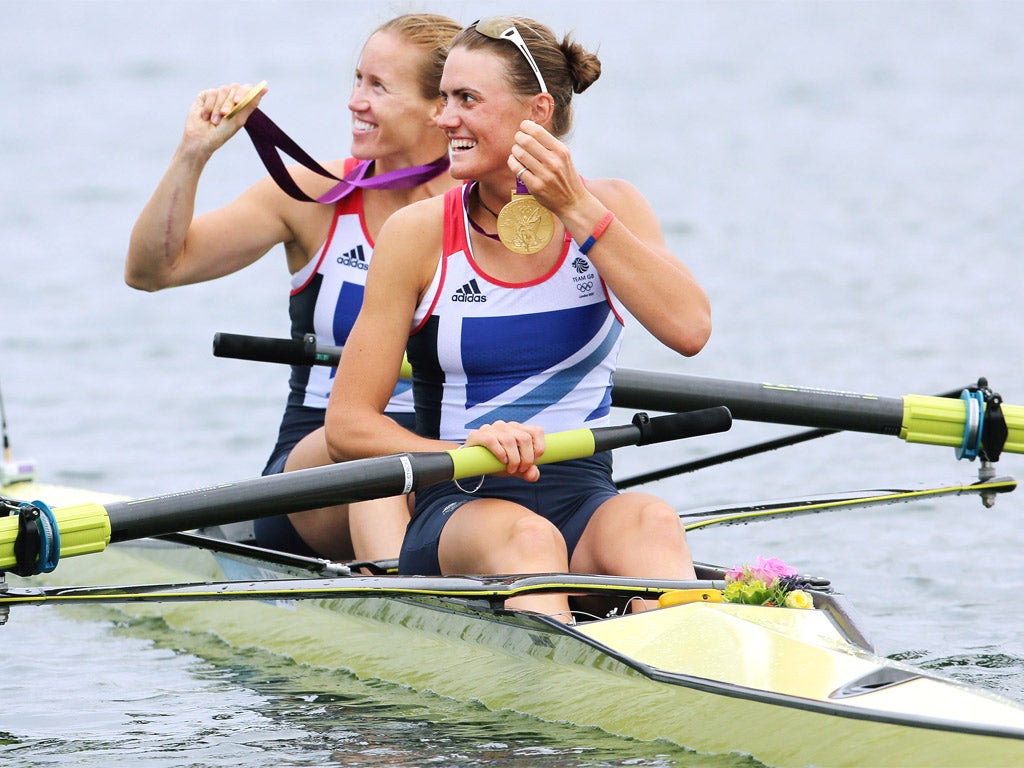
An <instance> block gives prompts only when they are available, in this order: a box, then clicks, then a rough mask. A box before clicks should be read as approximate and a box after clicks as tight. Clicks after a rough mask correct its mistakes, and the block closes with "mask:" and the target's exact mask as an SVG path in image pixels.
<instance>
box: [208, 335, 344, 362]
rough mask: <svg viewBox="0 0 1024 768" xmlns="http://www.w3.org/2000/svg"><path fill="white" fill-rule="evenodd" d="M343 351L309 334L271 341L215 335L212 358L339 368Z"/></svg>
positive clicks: (250, 337) (263, 338)
mask: <svg viewBox="0 0 1024 768" xmlns="http://www.w3.org/2000/svg"><path fill="white" fill-rule="evenodd" d="M341 349H342V348H341V347H332V346H328V345H325V344H318V343H317V340H316V336H315V335H314V334H312V333H307V334H306V335H305V336H304V337H303V338H301V339H271V338H267V337H266V336H246V335H245V334H241V333H215V334H214V336H213V356H214V357H232V358H236V359H238V360H256V361H258V362H261V363H283V364H284V365H331V366H334V365H337V364H338V361H339V360H341Z"/></svg>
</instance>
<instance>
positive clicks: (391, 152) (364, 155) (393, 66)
mask: <svg viewBox="0 0 1024 768" xmlns="http://www.w3.org/2000/svg"><path fill="white" fill-rule="evenodd" d="M425 60H426V56H425V54H424V53H423V51H421V50H420V49H418V48H416V47H415V46H412V45H409V44H408V43H406V42H405V41H404V40H403V39H402V38H401V37H399V36H398V35H395V34H392V33H390V32H377V33H375V34H373V35H371V37H370V39H369V40H367V41H366V45H365V46H364V47H363V51H362V54H361V55H360V57H359V64H358V65H357V67H356V76H355V82H354V83H353V84H352V97H351V98H350V99H349V102H348V108H349V110H350V111H351V112H352V150H351V151H352V155H353V156H354V157H357V158H359V159H362V160H370V159H376V160H378V161H380V160H387V159H389V158H393V159H394V161H395V162H394V163H385V164H387V165H392V164H395V165H403V164H414V162H415V161H411V160H410V158H411V156H412V155H415V154H417V151H419V152H422V150H423V147H424V146H432V145H434V144H438V140H439V138H440V137H439V134H438V131H437V127H436V123H435V119H436V117H437V114H438V111H439V110H440V104H441V102H440V99H439V98H437V99H427V98H424V96H423V94H422V92H421V90H420V78H419V74H420V67H422V66H425V63H426V62H425ZM440 147H441V145H440V144H438V149H437V154H440V152H441V148H440ZM431 159H432V158H431Z"/></svg>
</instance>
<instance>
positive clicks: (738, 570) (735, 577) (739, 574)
mask: <svg viewBox="0 0 1024 768" xmlns="http://www.w3.org/2000/svg"><path fill="white" fill-rule="evenodd" d="M743 570H744V567H743V566H742V565H738V566H736V567H735V568H731V569H729V570H728V571H726V572H725V580H726V581H728V582H733V581H742V580H743Z"/></svg>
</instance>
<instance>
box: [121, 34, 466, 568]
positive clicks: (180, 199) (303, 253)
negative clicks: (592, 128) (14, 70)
mask: <svg viewBox="0 0 1024 768" xmlns="http://www.w3.org/2000/svg"><path fill="white" fill-rule="evenodd" d="M459 29H460V25H459V24H457V23H456V22H455V21H453V20H451V19H449V18H446V17H444V16H438V15H434V14H409V15H405V16H400V17H397V18H395V19H392V20H390V21H388V22H386V23H384V24H382V25H381V26H380V27H378V28H377V29H376V30H374V32H373V33H372V34H371V35H370V36H369V38H368V39H367V41H366V43H365V45H364V46H363V49H362V51H361V53H360V56H359V61H358V64H357V66H356V71H355V80H354V83H353V86H352V94H351V97H350V99H349V102H348V107H349V110H350V111H351V113H352V133H351V153H352V157H350V158H348V159H344V160H336V161H334V162H330V163H326V164H325V165H324V166H323V168H324V169H325V170H326V171H328V172H329V173H330V174H332V176H334V177H335V179H343V178H345V179H350V180H353V184H349V185H348V186H345V184H344V183H343V184H341V185H337V184H335V181H334V179H328V178H325V177H324V176H323V175H320V174H318V173H317V172H315V171H312V170H309V169H308V168H307V167H295V168H291V169H289V171H290V176H291V179H292V181H293V183H294V185H295V186H297V187H298V188H299V189H300V190H302V191H304V192H306V193H307V194H308V195H309V196H310V197H312V198H320V199H324V200H326V199H331V200H336V201H335V202H332V203H330V204H323V203H317V202H308V201H303V200H300V199H296V198H295V197H292V196H290V195H289V194H286V193H285V192H284V191H282V188H281V187H280V186H279V185H278V183H276V182H275V180H274V179H272V178H271V177H269V176H268V177H266V178H264V179H263V180H261V181H260V182H258V183H257V184H255V185H254V186H252V187H251V188H250V189H248V190H247V191H245V192H244V193H242V195H241V196H239V197H238V198H237V199H236V200H234V201H233V202H231V203H229V204H228V205H226V206H224V207H222V208H219V209H217V210H214V211H210V212H208V213H204V214H202V215H199V216H195V215H194V206H195V197H196V190H197V187H198V185H199V179H200V176H201V174H202V172H203V169H204V167H205V166H206V163H207V162H208V161H209V159H210V157H211V156H212V155H213V153H214V152H215V151H216V150H217V149H218V148H220V147H221V146H222V145H223V144H224V143H225V142H226V141H228V140H229V139H230V138H231V137H232V136H234V135H235V134H236V133H237V132H238V131H239V129H240V128H242V126H243V125H244V124H245V123H246V121H247V120H248V119H250V117H251V116H252V115H253V113H254V111H255V110H256V108H257V106H258V105H259V102H260V99H261V98H262V95H263V93H265V92H266V90H265V89H263V90H262V91H261V92H259V95H258V96H256V97H255V98H254V99H253V100H252V101H251V102H249V103H248V104H245V105H244V106H242V107H241V108H240V109H237V110H236V106H237V105H239V104H242V103H243V102H244V97H245V96H246V94H247V93H248V92H250V90H251V89H250V86H248V85H238V84H235V85H226V86H222V87H220V88H214V89H209V90H205V91H203V92H202V93H200V94H199V96H198V97H197V98H196V100H195V102H194V103H193V104H192V106H191V108H190V109H189V112H188V116H187V119H186V124H185V132H184V135H183V137H182V139H181V142H180V144H179V145H178V149H177V151H176V152H175V154H174V157H173V159H172V160H171V164H170V167H169V168H168V169H167V171H166V173H165V174H164V177H163V179H162V180H161V181H160V183H159V185H158V186H157V189H156V191H155V192H154V194H153V196H152V198H151V199H150V200H149V202H148V203H147V205H146V206H145V209H144V210H143V212H142V214H141V215H140V217H139V219H138V221H137V222H136V224H135V228H134V230H133V231H132V236H131V242H130V245H129V250H128V256H127V261H126V265H125V280H126V282H127V283H128V284H129V285H131V286H132V287H134V288H139V289H141V290H146V291H155V290H160V289H162V288H168V287H172V286H179V285H187V284H190V283H198V282H202V281H206V280H213V279H216V278H219V277H223V276H224V275H228V274H230V273H232V272H235V271H237V270H240V269H243V268H244V267H247V266H249V265H250V264H252V263H254V262H255V261H256V260H257V259H259V258H261V257H262V256H263V255H264V254H266V253H267V252H268V251H270V249H271V248H273V247H274V246H276V245H278V244H282V245H283V246H284V254H285V257H286V259H287V264H288V270H289V272H290V273H291V276H292V277H291V295H290V305H289V314H290V315H291V323H292V327H291V335H292V338H299V339H301V338H303V337H304V336H305V335H306V334H308V333H315V334H316V336H317V340H318V342H319V343H321V344H325V345H342V344H344V343H345V342H346V340H347V337H348V331H349V329H350V328H351V326H352V323H354V321H355V318H356V315H357V314H358V312H359V308H360V306H361V304H362V296H363V290H364V285H365V278H366V273H367V267H368V266H369V264H370V261H371V257H372V255H373V250H374V244H375V241H376V239H377V236H378V234H379V232H380V230H381V227H382V226H383V224H384V221H385V220H386V219H387V218H388V217H389V216H390V215H391V214H392V213H394V212H395V211H397V210H399V209H400V208H402V207H404V206H406V205H409V204H410V203H413V202H415V201H418V200H424V199H427V198H430V197H433V196H435V195H437V194H440V193H443V192H444V191H445V190H446V189H448V188H450V187H451V186H453V185H454V184H456V183H457V182H455V181H454V180H453V179H452V178H451V176H449V174H448V173H447V166H448V160H447V149H448V147H447V139H446V138H445V136H444V133H443V132H442V131H440V130H439V129H438V127H437V124H436V121H437V118H438V116H439V115H440V113H441V110H442V108H443V102H442V100H441V98H440V97H439V95H438V85H439V81H440V77H441V72H442V68H443V66H444V56H445V52H446V50H447V47H448V45H449V43H450V42H451V40H452V38H453V37H454V36H455V35H456V34H457V33H458V31H459ZM233 110H234V111H235V114H232V112H233ZM257 115H258V116H261V115H262V113H257ZM395 177H398V178H399V179H404V181H397V182H395V181H389V180H390V179H392V178H395ZM410 178H411V181H410ZM382 179H383V180H385V181H384V183H382V184H378V183H375V182H379V181H381V180H382ZM335 188H340V189H343V190H345V191H347V192H348V194H347V195H344V196H340V194H339V193H335V194H329V193H331V192H332V191H333V190H334V189H335ZM333 374H334V371H333V369H327V368H319V367H318V368H310V367H308V366H294V367H293V368H292V374H291V381H290V394H289V396H288V402H287V406H286V409H285V412H284V416H283V418H282V421H281V426H280V430H279V434H278V440H277V445H276V446H275V447H274V450H273V452H272V453H271V456H270V459H269V460H268V462H267V466H266V468H265V470H264V474H271V473H276V472H282V471H290V470H295V469H303V468H307V467H314V466H320V465H323V464H328V463H330V461H331V460H330V457H329V456H328V453H327V444H326V442H325V439H324V429H323V424H324V414H325V409H326V407H327V401H328V396H329V394H330V388H331V383H332V380H333ZM388 401H389V402H388V404H387V406H386V408H385V410H386V412H387V413H388V415H389V417H391V418H394V419H397V420H398V421H400V422H402V423H404V424H407V425H411V424H412V398H411V394H410V393H409V392H408V384H407V383H406V384H402V385H396V386H393V387H392V393H391V395H390V396H389V398H388ZM408 520H409V509H408V503H407V500H406V499H405V498H404V497H399V498H392V499H384V500H378V501H372V502H364V503H361V504H352V505H348V506H341V507H332V508H326V509H319V510H311V511H308V512H300V513H296V514H292V515H289V516H280V517H276V518H269V519H264V520H258V521H256V523H255V524H254V525H255V530H256V536H257V542H258V543H259V544H260V545H262V546H267V547H273V548H275V549H282V550H288V551H292V552H296V553H299V554H305V555H320V556H325V557H330V558H333V559H350V558H353V557H354V558H356V559H381V558H393V557H396V556H397V555H398V550H399V546H400V544H401V541H402V535H403V532H404V530H405V525H406V523H407V522H408Z"/></svg>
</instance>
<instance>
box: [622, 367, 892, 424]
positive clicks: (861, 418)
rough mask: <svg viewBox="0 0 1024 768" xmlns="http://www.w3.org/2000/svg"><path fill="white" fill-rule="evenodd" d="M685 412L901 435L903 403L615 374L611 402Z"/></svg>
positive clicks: (731, 383)
mask: <svg viewBox="0 0 1024 768" xmlns="http://www.w3.org/2000/svg"><path fill="white" fill-rule="evenodd" d="M638 403H643V407H644V408H648V409H651V410H656V411H685V410H689V409H693V408H706V407H708V406H711V405H725V406H727V407H728V408H729V410H730V411H731V412H732V415H733V418H736V419H741V420H746V421H763V422H769V423H775V424H790V425H793V426H803V427H819V428H823V429H842V430H850V431H854V432H870V433H875V434H881V435H899V433H900V428H901V425H902V423H903V400H902V398H898V397H874V396H871V395H858V394H853V393H848V392H831V391H827V390H818V389H807V388H804V387H791V386H781V385H774V384H752V383H748V382H741V381H730V380H727V379H711V378H703V377H699V376H680V375H678V374H666V373H655V372H653V371H635V370H628V369H622V368H620V369H619V370H617V371H616V372H615V376H614V381H613V387H612V404H613V405H615V406H617V407H621V408H636V407H639V406H638V405H637V404H638Z"/></svg>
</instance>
